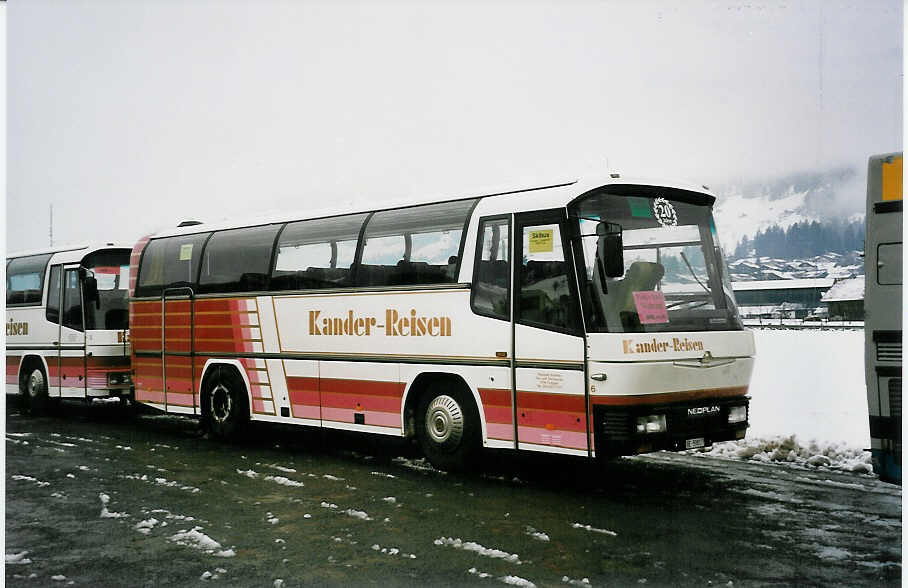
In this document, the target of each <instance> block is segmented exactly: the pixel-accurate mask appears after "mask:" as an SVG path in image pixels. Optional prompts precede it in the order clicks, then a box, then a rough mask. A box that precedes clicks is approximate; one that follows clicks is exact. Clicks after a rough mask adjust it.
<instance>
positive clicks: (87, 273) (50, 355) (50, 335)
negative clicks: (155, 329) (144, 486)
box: [6, 244, 132, 412]
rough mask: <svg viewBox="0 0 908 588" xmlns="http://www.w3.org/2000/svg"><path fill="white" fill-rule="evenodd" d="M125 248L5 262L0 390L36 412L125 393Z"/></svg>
mask: <svg viewBox="0 0 908 588" xmlns="http://www.w3.org/2000/svg"><path fill="white" fill-rule="evenodd" d="M129 254H130V249H129V246H117V245H114V244H107V245H103V246H88V245H84V246H75V247H69V248H60V249H52V250H45V251H35V252H28V253H17V254H13V255H10V256H8V257H7V258H6V393H7V394H18V395H20V396H21V400H22V401H23V404H24V406H25V407H26V408H29V409H31V410H33V411H36V412H37V411H41V410H43V409H45V408H48V405H49V404H56V403H57V402H58V401H59V400H60V399H61V398H81V399H90V398H100V397H108V396H126V397H128V396H129V395H130V392H131V387H132V384H131V379H130V378H131V376H130V370H129V360H130V350H129V332H128V330H127V329H128V328H129V324H128V318H129V297H128V290H127V288H128V285H129Z"/></svg>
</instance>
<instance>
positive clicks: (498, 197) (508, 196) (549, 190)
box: [151, 173, 715, 238]
mask: <svg viewBox="0 0 908 588" xmlns="http://www.w3.org/2000/svg"><path fill="white" fill-rule="evenodd" d="M609 184H636V185H646V186H660V187H666V188H678V189H682V190H690V191H693V192H700V193H703V194H708V195H709V196H710V197H713V198H715V196H714V195H713V194H712V192H711V191H710V190H709V189H708V188H707V187H706V186H702V185H700V186H698V185H694V184H689V183H684V182H677V181H666V180H661V179H654V178H640V177H624V176H622V175H620V174H617V173H610V174H603V175H596V176H592V177H589V178H584V179H582V180H576V179H575V180H567V181H560V182H553V183H540V184H537V185H535V186H530V187H522V188H521V187H518V188H514V187H513V186H512V187H511V188H510V189H506V188H486V189H483V190H472V191H470V192H468V193H465V194H461V195H459V196H446V197H445V196H442V197H438V196H436V197H434V198H433V197H419V198H407V199H398V200H388V201H385V202H382V203H381V205H380V206H378V207H373V208H369V207H367V206H366V205H365V204H360V203H357V204H353V205H350V204H347V205H331V206H326V207H322V208H318V209H309V210H301V211H296V212H286V213H278V214H270V215H262V216H258V217H255V216H253V217H245V218H244V220H243V221H235V220H234V221H231V220H221V221H215V222H210V223H199V224H190V225H186V226H182V227H177V226H175V227H173V228H167V229H164V230H161V231H158V232H156V233H154V234H152V235H151V238H158V237H169V236H174V235H191V234H194V233H205V232H209V231H217V230H224V229H233V228H240V227H252V226H260V225H269V224H280V223H285V222H293V221H298V220H310V219H319V218H330V217H334V216H341V215H346V214H360V213H368V212H376V211H380V210H390V209H395V208H406V207H410V206H419V205H423V204H432V203H436V202H452V201H456V200H468V199H472V198H481V199H483V202H486V201H487V200H488V201H496V202H495V204H496V205H497V206H495V205H493V206H494V207H495V208H502V209H504V210H509V211H511V212H524V211H532V210H541V209H546V208H560V207H564V206H567V205H568V204H569V203H570V202H571V201H572V200H573V199H574V198H576V197H577V196H580V195H582V194H585V193H586V192H588V191H590V190H593V189H595V188H598V187H601V186H606V185H609ZM490 204H491V203H490Z"/></svg>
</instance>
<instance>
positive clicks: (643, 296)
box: [634, 290, 668, 325]
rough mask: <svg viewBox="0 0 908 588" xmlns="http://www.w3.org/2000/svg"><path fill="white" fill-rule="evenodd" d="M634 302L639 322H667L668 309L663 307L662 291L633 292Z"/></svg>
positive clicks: (649, 323)
mask: <svg viewBox="0 0 908 588" xmlns="http://www.w3.org/2000/svg"><path fill="white" fill-rule="evenodd" d="M634 304H636V305H637V315H638V316H639V317H640V324H642V325H651V324H656V323H667V322H668V309H667V308H665V295H664V294H662V292H657V291H652V290H644V291H643V292H634Z"/></svg>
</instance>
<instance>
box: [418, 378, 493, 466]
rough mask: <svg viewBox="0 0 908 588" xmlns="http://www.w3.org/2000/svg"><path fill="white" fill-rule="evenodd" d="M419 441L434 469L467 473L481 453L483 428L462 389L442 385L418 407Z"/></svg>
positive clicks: (472, 405) (434, 386)
mask: <svg viewBox="0 0 908 588" xmlns="http://www.w3.org/2000/svg"><path fill="white" fill-rule="evenodd" d="M416 414H417V420H416V437H417V439H418V441H419V446H420V447H421V448H422V451H423V454H425V456H426V458H428V460H429V462H431V463H432V465H433V466H435V467H436V468H438V469H440V470H446V471H465V470H466V469H467V467H469V466H470V465H471V463H472V461H473V459H474V458H475V457H476V455H477V453H478V452H479V445H480V427H479V414H478V413H477V411H476V405H475V404H474V403H473V399H472V398H470V397H469V396H468V395H467V394H466V393H464V391H463V390H462V388H461V387H459V386H456V385H454V384H452V383H450V382H440V383H438V384H435V385H433V386H432V388H431V389H430V390H429V391H428V393H426V394H423V395H422V397H421V398H420V399H419V404H418V405H417V412H416Z"/></svg>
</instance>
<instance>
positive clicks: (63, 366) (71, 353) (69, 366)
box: [51, 266, 88, 398]
mask: <svg viewBox="0 0 908 588" xmlns="http://www.w3.org/2000/svg"><path fill="white" fill-rule="evenodd" d="M51 271H53V270H51ZM51 283H53V279H51ZM62 294H63V304H62V307H61V309H60V336H59V338H58V339H57V341H58V345H59V347H58V349H59V351H58V353H59V355H58V363H57V365H58V370H57V375H58V376H57V382H58V385H59V390H60V396H61V397H64V398H84V397H85V391H86V385H87V383H88V382H87V380H86V377H85V375H86V373H85V308H84V306H83V304H82V280H81V278H80V277H79V266H66V267H64V268H63V292H62Z"/></svg>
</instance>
